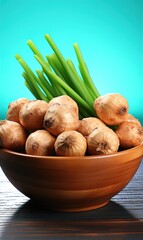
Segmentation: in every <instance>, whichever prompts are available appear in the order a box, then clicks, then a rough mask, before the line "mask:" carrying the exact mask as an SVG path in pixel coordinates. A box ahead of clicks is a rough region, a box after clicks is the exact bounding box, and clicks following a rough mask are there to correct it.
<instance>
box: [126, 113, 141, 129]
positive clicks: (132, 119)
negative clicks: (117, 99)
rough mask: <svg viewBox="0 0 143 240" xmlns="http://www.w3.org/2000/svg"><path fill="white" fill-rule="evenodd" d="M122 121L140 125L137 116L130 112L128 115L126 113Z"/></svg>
mask: <svg viewBox="0 0 143 240" xmlns="http://www.w3.org/2000/svg"><path fill="white" fill-rule="evenodd" d="M124 122H132V123H136V124H138V126H140V127H141V123H140V121H139V120H138V119H137V118H135V117H134V116H133V115H132V114H128V115H127V118H126V119H125V121H124Z"/></svg>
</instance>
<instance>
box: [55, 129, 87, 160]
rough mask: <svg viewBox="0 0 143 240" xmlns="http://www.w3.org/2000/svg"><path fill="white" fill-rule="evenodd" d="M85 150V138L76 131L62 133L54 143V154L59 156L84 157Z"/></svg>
mask: <svg viewBox="0 0 143 240" xmlns="http://www.w3.org/2000/svg"><path fill="white" fill-rule="evenodd" d="M86 148H87V142H86V139H85V137H84V136H83V135H82V134H81V133H79V132H77V131H66V132H63V133H61V134H60V135H59V136H58V137H57V139H56V141H55V152H56V154H57V155H59V156H84V155H85V153H86Z"/></svg>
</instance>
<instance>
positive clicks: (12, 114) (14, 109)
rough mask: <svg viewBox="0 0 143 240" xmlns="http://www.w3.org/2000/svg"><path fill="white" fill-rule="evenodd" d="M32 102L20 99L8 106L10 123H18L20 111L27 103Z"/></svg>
mask: <svg viewBox="0 0 143 240" xmlns="http://www.w3.org/2000/svg"><path fill="white" fill-rule="evenodd" d="M29 101H30V100H28V99H27V98H19V99H17V100H15V101H13V102H11V103H10V104H9V105H8V111H7V119H8V120H10V121H14V122H18V123H20V121H19V111H20V109H21V108H22V106H23V105H24V104H25V103H28V102H29Z"/></svg>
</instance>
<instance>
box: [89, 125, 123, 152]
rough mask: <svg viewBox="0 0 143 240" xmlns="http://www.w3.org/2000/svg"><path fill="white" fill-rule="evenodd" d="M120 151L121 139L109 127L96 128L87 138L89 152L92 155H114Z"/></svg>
mask: <svg viewBox="0 0 143 240" xmlns="http://www.w3.org/2000/svg"><path fill="white" fill-rule="evenodd" d="M118 149H119V139H118V137H117V135H116V133H115V132H114V131H113V130H112V129H110V128H108V127H99V128H96V129H94V130H93V131H92V132H91V134H90V135H89V136H88V137H87V151H88V154H90V155H101V154H112V153H115V152H117V151H118Z"/></svg>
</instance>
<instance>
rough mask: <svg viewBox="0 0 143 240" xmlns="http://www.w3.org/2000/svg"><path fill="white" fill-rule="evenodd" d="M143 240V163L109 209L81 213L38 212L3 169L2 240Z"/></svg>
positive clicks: (0, 200) (0, 183)
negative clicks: (9, 179)
mask: <svg viewBox="0 0 143 240" xmlns="http://www.w3.org/2000/svg"><path fill="white" fill-rule="evenodd" d="M33 239H35V240H37V239H38V240H45V239H48V240H49V239H50V240H58V239H63V240H71V239H79V240H80V239H83V240H85V239H86V240H88V239H98V240H103V239H106V240H127V239H128V240H143V161H142V163H141V165H140V166H139V168H138V170H137V172H136V174H135V176H134V177H133V179H132V180H131V181H130V183H129V184H128V185H127V186H126V187H125V188H124V189H123V190H122V191H121V192H120V193H119V194H117V195H116V196H115V197H113V198H112V199H111V201H110V202H109V204H107V205H106V206H104V207H102V208H100V209H96V210H92V211H85V212H78V213H56V212H48V211H46V210H44V209H38V208H37V207H36V206H34V204H33V203H32V202H31V201H30V200H29V199H28V198H27V197H26V196H24V195H23V194H22V193H20V192H19V191H18V190H17V189H15V188H14V186H13V185H12V184H11V183H10V182H9V181H8V179H7V178H6V176H5V175H4V173H3V172H2V169H1V168H0V240H33Z"/></svg>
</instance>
